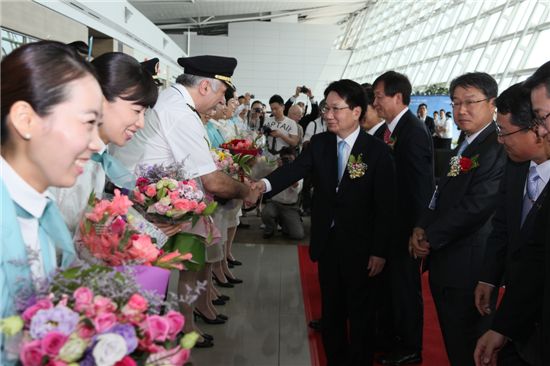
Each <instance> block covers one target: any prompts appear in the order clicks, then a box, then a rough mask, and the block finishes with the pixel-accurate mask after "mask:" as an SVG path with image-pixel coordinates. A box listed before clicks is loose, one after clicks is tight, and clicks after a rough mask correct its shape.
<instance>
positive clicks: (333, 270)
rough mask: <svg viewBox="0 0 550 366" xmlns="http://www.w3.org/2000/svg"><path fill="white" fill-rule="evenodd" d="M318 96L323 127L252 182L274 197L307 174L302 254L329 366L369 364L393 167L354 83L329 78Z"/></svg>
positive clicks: (391, 207) (391, 200) (390, 208)
mask: <svg viewBox="0 0 550 366" xmlns="http://www.w3.org/2000/svg"><path fill="white" fill-rule="evenodd" d="M325 98H326V106H325V107H324V111H323V113H324V118H325V122H326V123H327V128H328V131H327V132H323V133H321V134H317V135H315V136H313V137H312V139H311V143H310V144H309V146H308V148H307V149H305V150H304V151H303V152H302V154H300V155H299V156H298V157H297V158H296V160H294V162H292V163H291V164H288V165H284V166H282V167H280V168H279V169H277V170H276V171H275V172H273V173H271V174H270V175H268V176H267V177H266V178H265V179H263V180H261V181H260V182H257V183H256V185H257V187H258V188H259V189H260V190H263V191H264V192H269V195H273V194H276V193H278V192H280V191H282V190H283V189H285V188H286V187H288V186H289V185H291V184H292V183H293V182H296V181H298V180H299V179H302V178H303V177H305V176H306V175H308V174H311V179H312V185H313V187H314V193H313V196H314V199H313V206H312V212H311V242H310V248H309V253H310V257H311V259H312V260H313V261H317V262H318V264H319V267H318V268H319V282H320V285H321V300H322V319H323V320H322V330H321V331H322V339H323V345H324V349H325V353H326V356H327V360H328V364H329V365H372V362H373V343H374V342H373V339H372V338H373V337H372V331H373V324H372V315H373V312H372V303H373V300H374V297H375V296H376V294H375V293H374V292H373V291H372V286H373V277H374V276H376V275H377V274H379V273H380V271H381V270H382V269H383V267H384V264H385V258H386V255H387V250H388V248H387V247H386V245H385V243H386V238H387V237H388V235H389V234H388V233H389V232H390V230H391V227H390V222H391V220H392V217H393V216H392V215H393V210H394V197H393V192H394V186H395V172H394V171H395V170H394V164H393V159H392V156H391V150H390V149H389V148H388V147H387V146H385V144H384V143H383V142H382V141H380V140H378V139H376V138H374V137H372V136H370V135H368V134H367V133H365V132H364V131H363V130H362V129H361V128H360V127H359V120H360V119H361V117H362V116H363V113H364V112H365V97H364V93H363V89H362V88H361V86H360V85H359V84H357V83H355V82H354V81H351V80H340V81H335V82H333V83H331V84H330V85H329V86H328V87H327V89H326V90H325ZM353 162H355V164H352V163H353ZM348 321H349V328H348Z"/></svg>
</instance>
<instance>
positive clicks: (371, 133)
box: [367, 121, 386, 136]
mask: <svg viewBox="0 0 550 366" xmlns="http://www.w3.org/2000/svg"><path fill="white" fill-rule="evenodd" d="M384 123H386V121H380V122H378V123H377V124H375V125H374V126H372V127H371V128H369V130H368V131H367V133H368V134H369V135H371V136H373V135H374V134H375V133H376V131H378V129H379V128H380V127H381V126H382V125H383V124H384Z"/></svg>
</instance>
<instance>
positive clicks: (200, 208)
mask: <svg viewBox="0 0 550 366" xmlns="http://www.w3.org/2000/svg"><path fill="white" fill-rule="evenodd" d="M205 208H206V203H204V202H201V203H199V205H198V206H197V208H196V209H195V212H196V213H198V214H201V213H203V211H204V209H205Z"/></svg>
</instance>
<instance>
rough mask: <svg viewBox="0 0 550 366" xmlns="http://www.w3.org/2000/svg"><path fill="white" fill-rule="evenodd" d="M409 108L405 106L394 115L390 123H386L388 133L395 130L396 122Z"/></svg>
mask: <svg viewBox="0 0 550 366" xmlns="http://www.w3.org/2000/svg"><path fill="white" fill-rule="evenodd" d="M408 110H409V107H405V109H403V110H402V111H401V112H399V114H398V115H397V116H395V118H394V119H392V120H391V122H390V123H388V130H390V133H393V130H395V127H397V123H399V120H400V119H401V117H403V115H404V114H405V113H407V111H408Z"/></svg>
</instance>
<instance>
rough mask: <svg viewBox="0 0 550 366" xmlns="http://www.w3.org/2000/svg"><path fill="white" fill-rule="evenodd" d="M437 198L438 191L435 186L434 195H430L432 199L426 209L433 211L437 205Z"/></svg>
mask: <svg viewBox="0 0 550 366" xmlns="http://www.w3.org/2000/svg"><path fill="white" fill-rule="evenodd" d="M437 197H439V191H438V190H437V186H436V187H435V191H434V194H433V195H432V199H431V200H430V204H429V205H428V208H429V209H430V210H435V207H436V204H437Z"/></svg>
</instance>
